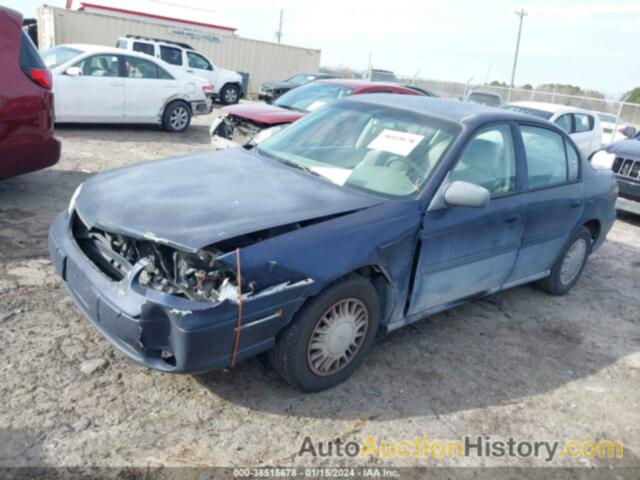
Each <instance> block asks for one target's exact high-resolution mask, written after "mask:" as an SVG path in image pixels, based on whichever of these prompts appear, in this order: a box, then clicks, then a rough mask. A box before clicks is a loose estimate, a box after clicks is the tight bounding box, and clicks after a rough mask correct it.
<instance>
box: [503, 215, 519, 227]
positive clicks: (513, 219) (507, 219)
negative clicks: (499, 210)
mask: <svg viewBox="0 0 640 480" xmlns="http://www.w3.org/2000/svg"><path fill="white" fill-rule="evenodd" d="M520 220H522V215H520V214H519V213H512V214H509V215H507V216H506V217H505V218H504V221H505V222H507V223H508V224H510V225H513V224H515V223H519V222H520Z"/></svg>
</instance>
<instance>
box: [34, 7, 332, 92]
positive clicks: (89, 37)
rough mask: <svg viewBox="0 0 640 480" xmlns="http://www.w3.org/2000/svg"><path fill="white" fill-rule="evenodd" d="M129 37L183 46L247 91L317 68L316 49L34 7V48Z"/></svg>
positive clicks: (110, 42) (190, 26) (178, 25)
mask: <svg viewBox="0 0 640 480" xmlns="http://www.w3.org/2000/svg"><path fill="white" fill-rule="evenodd" d="M128 34H133V35H140V36H145V37H151V38H161V39H166V40H173V41H179V42H185V43H188V44H189V45H191V46H192V47H193V48H194V49H196V50H197V51H199V52H200V53H202V54H203V55H205V56H206V57H208V58H209V59H210V60H211V61H212V62H213V63H215V64H217V65H220V66H221V67H223V68H228V69H231V70H236V71H240V72H247V73H249V74H250V83H249V92H250V93H252V92H256V91H257V90H258V87H259V86H260V84H261V83H262V82H265V81H270V80H282V79H285V78H287V77H290V76H292V75H294V74H296V73H299V72H315V71H317V70H318V69H319V68H320V50H317V49H310V48H301V47H294V46H290V45H282V44H277V43H271V42H264V41H260V40H250V39H247V38H243V37H239V36H237V35H234V34H229V33H228V32H221V31H220V30H216V29H213V28H207V27H204V26H199V25H193V24H188V23H183V22H180V21H176V22H167V21H165V22H154V21H153V20H152V19H149V20H148V21H147V20H142V19H137V18H132V17H131V16H117V15H113V14H103V13H97V12H94V11H82V10H68V9H63V8H55V7H50V6H47V5H43V6H41V7H39V8H38V44H39V47H40V48H47V47H51V46H54V45H59V44H62V43H89V44H94V45H105V46H110V47H113V46H115V44H116V40H117V38H118V37H121V36H124V35H128Z"/></svg>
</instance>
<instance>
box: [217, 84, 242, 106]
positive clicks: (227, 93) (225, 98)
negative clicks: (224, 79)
mask: <svg viewBox="0 0 640 480" xmlns="http://www.w3.org/2000/svg"><path fill="white" fill-rule="evenodd" d="M239 101H240V88H238V86H237V85H233V84H227V85H225V86H224V87H222V90H220V102H222V104H223V105H233V104H234V103H238V102H239Z"/></svg>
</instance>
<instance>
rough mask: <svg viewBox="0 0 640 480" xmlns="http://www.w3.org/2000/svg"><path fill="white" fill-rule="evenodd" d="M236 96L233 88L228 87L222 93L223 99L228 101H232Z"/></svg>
mask: <svg viewBox="0 0 640 480" xmlns="http://www.w3.org/2000/svg"><path fill="white" fill-rule="evenodd" d="M237 98H238V94H237V93H236V91H235V89H233V88H228V89H227V91H226V92H225V93H224V99H225V100H226V101H227V102H229V103H234V102H235V101H236V99H237Z"/></svg>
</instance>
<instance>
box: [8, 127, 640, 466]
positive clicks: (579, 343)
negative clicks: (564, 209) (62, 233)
mask: <svg viewBox="0 0 640 480" xmlns="http://www.w3.org/2000/svg"><path fill="white" fill-rule="evenodd" d="M210 122H211V117H198V118H196V119H195V121H194V125H193V126H192V127H191V128H190V129H189V131H188V133H186V134H184V135H176V134H167V133H163V132H161V131H159V130H158V129H156V128H154V127H125V126H113V127H104V126H65V127H60V128H58V130H57V136H58V137H59V138H60V140H62V143H63V154H62V158H61V160H60V163H59V164H58V165H56V166H55V168H51V169H48V170H45V171H41V172H35V173H32V174H29V175H25V176H22V177H18V178H14V179H10V180H7V181H3V182H0V351H1V352H2V357H3V361H2V363H1V364H0V398H1V399H2V402H3V404H4V405H3V408H1V409H0V465H52V466H79V465H83V466H123V465H137V466H141V467H148V466H151V468H155V467H158V468H161V467H163V466H168V465H172V466H173V465H180V466H256V465H314V466H319V465H335V464H349V465H351V464H361V463H364V462H366V461H367V459H366V458H355V459H337V458H336V457H333V458H324V457H323V458H312V457H310V456H306V455H305V456H302V457H300V456H298V455H297V454H298V451H299V449H300V447H301V445H302V442H303V439H304V438H305V437H306V436H310V437H311V438H312V439H313V441H314V442H318V441H329V440H333V439H337V438H339V439H341V440H343V441H349V440H354V441H358V442H360V441H361V440H362V439H364V438H365V437H366V436H367V435H373V436H374V437H376V438H379V439H392V438H394V439H413V438H415V437H424V436H425V435H426V436H427V437H428V438H429V439H444V440H455V439H459V438H461V437H462V436H464V435H470V436H473V437H475V436H477V435H483V436H485V435H488V436H490V437H491V439H493V440H498V439H506V438H507V437H514V438H516V439H520V440H560V441H567V440H599V439H611V440H620V441H622V442H623V443H624V458H623V459H621V460H615V461H605V460H598V459H575V460H574V459H566V458H565V459H556V460H554V461H552V462H550V464H552V465H563V466H565V465H569V466H587V465H603V464H612V465H640V460H639V458H638V456H639V455H640V429H639V428H638V425H640V393H639V387H640V314H639V313H640V294H639V293H638V292H640V275H638V271H639V268H640V220H639V219H638V218H637V217H629V216H626V217H623V218H621V219H619V220H618V221H616V223H615V226H614V227H613V230H612V231H611V233H610V234H609V239H608V241H607V242H606V244H605V245H604V246H603V247H602V248H601V249H600V250H599V251H598V252H597V253H596V254H594V255H593V256H592V258H591V259H590V261H589V263H588V265H587V267H586V269H585V271H584V274H583V277H582V279H581V281H580V282H579V283H578V285H577V286H576V288H575V289H574V290H573V291H572V292H571V293H570V294H569V295H567V296H564V297H551V296H548V295H546V294H544V293H542V292H540V291H538V290H536V289H534V288H531V287H528V286H525V287H520V288H515V289H512V290H509V291H506V292H503V293H500V294H497V295H493V296H491V297H488V298H486V299H483V300H480V301H476V302H473V303H471V304H468V305H465V306H462V307H459V308H455V309H453V310H451V311H449V312H445V313H442V314H439V315H435V316H433V317H430V318H428V319H426V320H424V321H422V322H419V323H417V324H414V325H412V326H409V327H407V328H405V329H402V330H400V331H397V332H395V333H393V334H391V335H388V336H387V337H385V338H383V339H381V340H380V341H379V342H378V344H377V347H376V348H375V349H374V351H373V352H372V354H371V355H370V357H369V358H368V360H367V361H366V362H365V363H364V364H363V366H362V367H360V368H359V370H358V371H357V372H356V373H355V374H354V375H353V377H352V378H351V379H350V380H348V381H347V382H346V383H344V384H342V385H340V386H338V387H336V388H334V389H332V390H330V391H326V392H322V393H319V394H313V395H304V394H300V393H298V392H296V391H293V390H291V389H289V388H288V387H287V386H286V385H285V384H284V383H283V382H282V381H281V380H280V379H279V378H278V377H277V376H276V374H275V373H274V372H273V371H271V370H270V369H268V368H267V367H265V366H263V365H262V364H261V363H260V362H259V361H257V360H252V361H248V362H245V363H243V364H241V365H239V366H237V367H236V368H234V369H231V370H223V371H218V372H214V373H210V374H207V375H200V376H178V375H168V374H161V373H157V372H153V371H150V370H147V369H145V368H142V367H140V366H138V365H135V364H133V363H131V362H130V361H128V360H127V359H125V358H124V357H123V356H122V355H121V354H120V353H118V352H117V351H115V350H114V348H112V347H111V345H110V344H109V343H108V342H107V341H106V340H104V339H103V338H102V337H101V336H100V335H99V334H98V333H97V332H96V331H95V330H94V329H93V328H92V327H91V326H90V325H89V323H88V322H87V321H86V320H84V319H83V318H82V317H81V315H80V314H79V313H78V312H77V310H76V309H75V308H74V306H73V305H72V303H71V301H70V300H69V299H68V298H67V295H66V294H65V292H64V289H63V288H62V286H61V284H60V281H59V280H58V278H57V277H56V276H55V275H54V272H53V268H52V266H51V264H50V262H49V259H48V254H47V246H46V235H47V229H48V226H49V223H50V221H51V219H52V218H53V216H54V214H56V213H57V212H58V211H60V210H62V209H64V208H65V207H66V205H67V203H68V200H69V197H70V196H71V194H72V192H73V191H74V189H75V188H76V186H77V185H78V184H79V183H80V182H82V181H83V180H84V179H85V178H86V177H87V176H88V175H90V174H91V173H93V172H98V171H101V170H106V169H109V168H113V167H117V166H120V165H125V164H131V163H137V162H141V161H145V160H151V159H156V158H160V157H165V156H169V155H178V154H183V153H188V152H195V151H200V150H205V149H207V148H209V139H208V133H207V128H208V125H209V124H210ZM375 463H376V464H379V465H400V466H404V465H467V466H484V465H518V466H542V465H548V464H547V463H546V462H544V460H539V459H531V458H525V459H522V458H520V459H514V458H511V459H509V458H486V457H469V458H456V459H452V460H447V459H440V460H438V459H435V458H433V457H430V458H426V459H425V458H406V459H402V458H394V459H377V460H375ZM496 476H498V475H497V474H496Z"/></svg>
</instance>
